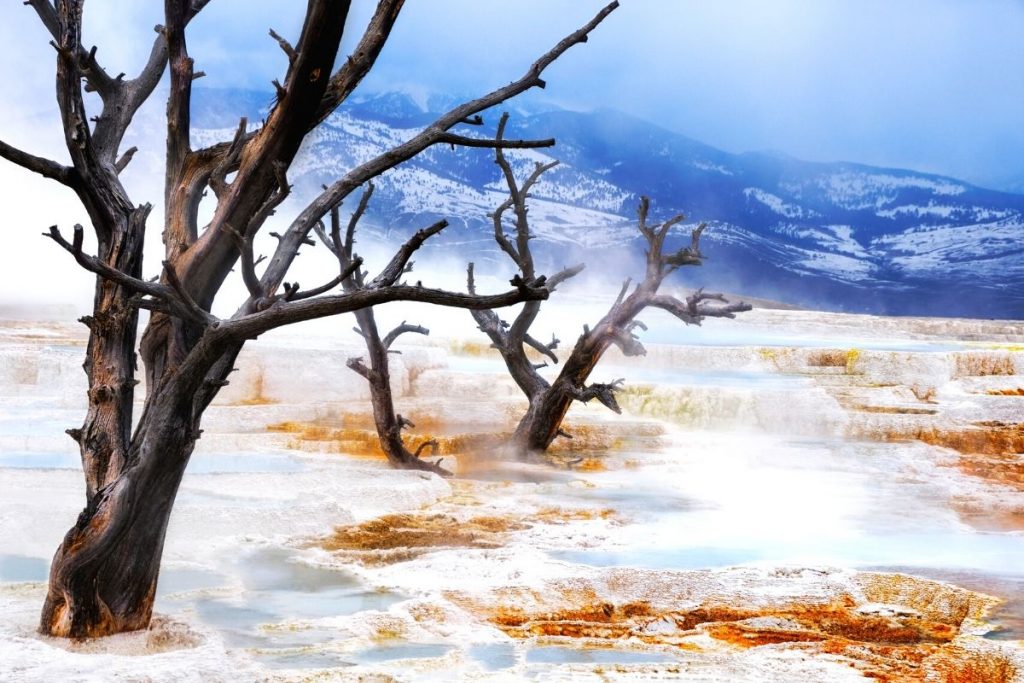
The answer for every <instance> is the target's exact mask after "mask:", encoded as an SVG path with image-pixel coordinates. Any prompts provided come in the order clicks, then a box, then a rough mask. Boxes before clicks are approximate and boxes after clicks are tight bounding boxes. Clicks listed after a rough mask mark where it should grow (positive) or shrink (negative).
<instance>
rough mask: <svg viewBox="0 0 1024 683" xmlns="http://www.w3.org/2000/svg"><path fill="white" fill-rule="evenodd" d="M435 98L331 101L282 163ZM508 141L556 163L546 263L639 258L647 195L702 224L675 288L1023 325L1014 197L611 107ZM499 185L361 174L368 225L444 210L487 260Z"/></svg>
mask: <svg viewBox="0 0 1024 683" xmlns="http://www.w3.org/2000/svg"><path fill="white" fill-rule="evenodd" d="M200 101H202V100H200ZM206 101H207V103H208V104H206V105H205V106H202V107H200V109H199V112H198V113H197V116H196V119H197V121H198V123H199V124H200V125H202V124H204V122H205V125H206V126H207V129H206V130H202V131H199V132H198V136H199V137H200V138H203V139H212V138H217V139H225V138H228V137H230V134H231V129H232V128H233V127H234V125H235V122H236V121H237V119H234V118H226V116H225V114H223V113H222V112H223V111H229V110H230V111H231V116H232V117H234V116H237V115H238V113H239V107H242V108H243V109H244V108H246V107H248V108H250V109H254V111H250V112H249V113H250V116H255V117H257V118H258V116H259V112H258V107H259V106H261V105H260V97H257V96H254V95H252V94H248V93H230V94H229V95H226V96H223V97H218V98H207V100H206ZM442 105H443V103H440V102H436V101H433V100H430V99H426V98H419V99H418V100H414V99H413V98H411V97H409V96H407V95H405V94H402V93H389V94H384V95H379V96H375V97H371V98H366V99H363V100H361V101H358V102H353V103H349V104H346V105H345V107H344V108H343V109H342V110H340V111H339V112H338V113H336V114H334V115H333V116H332V117H331V118H330V119H329V120H328V121H327V122H326V123H325V125H323V126H322V127H321V128H320V129H318V130H317V131H316V132H315V133H314V134H313V135H312V136H311V140H310V141H309V144H308V145H307V148H306V149H307V151H306V152H304V153H303V154H302V155H301V157H300V159H299V160H298V161H297V163H296V164H295V166H294V167H293V169H292V172H291V175H290V178H291V180H292V182H293V183H294V184H295V185H296V192H297V194H302V193H303V192H308V193H312V192H313V191H315V190H316V189H317V188H319V187H320V185H321V184H323V183H329V182H331V181H332V180H334V179H336V178H337V177H338V176H339V175H341V174H342V173H344V172H345V171H346V170H348V169H350V168H351V167H352V166H354V165H355V164H358V163H360V162H362V161H365V160H367V159H369V158H371V157H372V156H374V155H376V154H378V153H379V152H381V151H383V150H384V149H386V148H388V147H391V146H394V145H396V144H398V143H401V142H402V141H404V140H406V139H408V138H409V137H411V136H412V135H414V134H415V133H416V132H418V131H419V129H420V128H421V127H422V126H423V125H425V124H427V123H429V122H430V121H431V120H433V118H434V114H433V113H432V112H431V111H430V110H431V109H434V110H436V111H439V110H440V108H441V106H442ZM219 107H220V108H219ZM513 111H515V110H514V109H513ZM485 118H486V119H487V122H488V123H489V124H490V126H491V127H485V128H484V129H479V128H476V127H470V126H465V127H463V128H465V130H464V131H460V132H463V133H465V134H467V135H474V134H475V135H486V134H488V132H490V131H492V130H493V125H494V123H495V122H496V120H497V114H496V113H495V114H492V115H491V116H488V117H485ZM222 127H223V130H220V129H221V128H222ZM508 137H532V138H540V137H555V138H556V139H557V141H558V144H557V145H556V147H554V148H551V149H544V150H526V151H516V152H510V153H509V157H510V158H511V159H513V161H514V165H515V167H516V168H517V170H518V171H519V172H520V174H521V175H525V174H526V173H527V172H528V170H527V169H532V166H533V163H534V162H535V161H549V160H551V159H559V160H561V162H562V163H561V165H560V166H558V167H557V168H556V169H555V170H553V171H551V172H549V173H548V174H546V175H545V180H544V181H542V182H541V183H540V184H538V186H537V187H536V188H535V191H534V192H533V196H534V200H533V202H532V204H531V208H530V211H531V214H530V215H531V225H532V226H533V229H534V231H535V232H536V233H537V237H538V241H537V243H536V245H535V249H537V250H538V251H539V252H541V253H542V254H543V255H545V256H546V257H547V258H548V259H549V260H550V262H551V263H552V264H554V265H561V264H564V263H569V262H575V261H577V260H587V259H588V257H590V258H600V259H601V260H602V262H603V263H607V262H608V257H609V255H611V256H612V258H613V259H615V260H619V259H621V260H624V261H627V262H630V263H635V262H637V261H639V259H640V258H642V253H643V248H644V244H643V241H642V240H641V239H640V238H639V235H638V233H637V232H636V229H635V227H634V225H635V224H634V217H635V210H636V204H637V201H638V198H639V196H640V194H646V195H649V196H650V197H651V200H652V213H654V214H655V217H667V216H671V215H673V214H675V213H678V212H684V213H686V215H687V216H688V217H689V218H688V220H687V222H686V223H685V224H683V225H682V226H681V227H680V231H681V232H684V233H687V234H688V232H689V229H690V227H691V226H692V224H693V222H696V221H698V220H699V221H706V222H708V223H709V229H708V231H707V232H706V233H705V248H704V251H705V252H706V254H707V255H708V261H707V263H706V265H705V266H704V267H703V269H701V270H700V271H699V272H687V273H685V277H686V281H687V282H688V283H690V284H694V285H703V284H708V285H711V286H713V287H715V288H722V289H727V290H730V291H737V292H742V293H744V294H747V295H750V296H761V297H769V298H776V299H781V300H784V301H787V302H791V303H795V304H802V305H807V306H814V307H821V308H828V309H839V310H849V311H868V312H875V313H889V314H917V315H954V316H958V315H967V316H975V317H1004V318H1014V319H1018V318H1024V195H1017V194H1008V193H1004V192H996V191H991V190H985V189H982V188H979V187H974V186H972V185H969V184H967V183H964V182H960V181H958V180H954V179H951V178H946V177H941V176H935V175H928V174H923V173H917V172H913V171H906V170H898V169H883V168H875V167H870V166H864V165H860V164H854V163H810V162H805V161H799V160H796V159H792V158H789V157H785V156H782V155H775V154H765V153H747V154H730V153H726V152H723V151H721V150H718V149H715V148H713V147H710V146H708V145H705V144H702V143H700V142H697V141H695V140H692V139H689V138H687V137H684V136H682V135H679V134H676V133H673V132H670V131H667V130H665V129H663V128H660V127H658V126H656V125H654V124H651V123H648V122H646V121H642V120H639V119H635V118H632V117H629V116H626V115H624V114H621V113H618V112H614V111H598V112H592V113H579V112H570V111H549V112H543V113H536V112H522V113H519V114H514V115H513V117H512V119H511V121H510V124H509V132H508ZM502 188H503V183H502V182H501V180H500V177H499V174H498V169H497V167H496V166H495V165H494V163H493V156H492V154H491V153H490V152H488V151H487V150H480V149H455V150H452V149H450V148H448V147H436V148H433V149H431V150H429V151H428V152H427V153H425V154H423V155H421V156H420V157H417V158H416V159H414V160H413V161H411V162H409V163H407V164H405V165H402V166H400V167H398V168H396V169H394V170H392V171H390V172H389V173H387V174H385V176H384V177H382V178H381V179H380V181H379V182H377V192H376V194H375V198H374V202H373V203H372V205H371V211H370V214H369V215H368V218H369V219H370V220H371V221H373V222H375V223H376V224H377V225H378V226H380V227H383V228H386V229H387V230H388V231H392V232H393V233H394V234H395V236H396V237H397V236H400V235H404V234H407V233H408V232H410V231H411V230H413V229H415V228H417V227H422V226H424V225H426V224H428V223H430V222H432V221H433V220H436V219H437V218H447V219H448V220H449V221H450V222H451V223H452V227H451V228H449V229H448V230H447V231H446V233H447V234H446V235H445V239H446V241H447V242H448V243H450V244H451V245H453V248H458V249H460V250H464V251H465V252H466V253H467V255H472V256H473V257H478V256H479V255H480V253H481V252H486V253H487V254H491V255H493V252H494V245H493V241H492V237H491V223H490V220H489V219H488V216H487V215H488V213H489V212H491V211H492V210H493V209H494V207H495V206H496V205H497V204H499V203H500V202H501V201H502V200H503V199H504V196H505V194H504V192H503V190H502ZM690 219H692V220H690ZM624 247H626V248H625V249H624ZM595 252H597V253H595ZM494 256H495V257H497V256H496V255H494ZM626 265H627V264H623V268H622V271H623V272H626ZM693 270H695V269H691V271H693Z"/></svg>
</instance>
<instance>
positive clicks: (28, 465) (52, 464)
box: [0, 451, 306, 474]
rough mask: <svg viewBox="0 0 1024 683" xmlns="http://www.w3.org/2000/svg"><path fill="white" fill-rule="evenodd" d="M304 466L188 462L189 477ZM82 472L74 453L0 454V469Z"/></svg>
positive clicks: (250, 459)
mask: <svg viewBox="0 0 1024 683" xmlns="http://www.w3.org/2000/svg"><path fill="white" fill-rule="evenodd" d="M305 467H306V466H305V463H303V461H302V460H300V459H299V458H296V457H295V456H293V455H289V454H287V453H273V452H264V451H253V452H251V453H197V454H195V455H193V456H192V459H191V461H190V462H189V466H188V472H189V473H191V474H239V473H261V472H267V473H270V472H299V471H301V470H303V469H305ZM3 468H11V469H43V470H81V469H82V464H81V459H80V457H79V455H78V454H77V453H67V452H64V453H52V452H8V453H0V469H3Z"/></svg>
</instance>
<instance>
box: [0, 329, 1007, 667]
mask: <svg viewBox="0 0 1024 683" xmlns="http://www.w3.org/2000/svg"><path fill="white" fill-rule="evenodd" d="M707 339H710V337H708V338H707ZM719 341H720V342H721V343H719V344H718V345H708V344H707V343H706V342H705V341H704V338H702V340H701V342H700V343H696V344H694V345H690V346H667V345H657V344H649V345H648V351H649V353H648V355H647V356H646V357H644V358H641V359H629V360H628V361H627V360H626V359H621V358H616V357H614V356H613V357H610V358H608V359H607V361H608V362H607V364H606V366H604V367H603V368H602V370H601V373H602V374H601V377H595V379H599V380H600V379H603V378H604V377H605V376H607V377H608V378H610V377H613V376H614V377H620V376H624V377H626V378H627V380H628V384H627V389H626V391H625V393H624V395H623V396H622V398H621V400H620V403H621V404H622V405H623V407H624V409H625V412H626V414H625V415H623V416H615V415H612V414H610V413H608V412H607V411H606V410H604V409H603V408H601V407H600V406H586V407H581V408H580V409H579V410H575V409H574V412H573V413H572V414H571V420H570V424H569V425H568V429H569V431H570V432H571V433H572V434H573V435H574V439H573V440H572V441H565V440H563V441H562V442H560V443H559V444H558V448H557V449H556V450H555V452H554V453H553V454H552V458H551V461H550V462H547V463H534V464H519V463H512V462H508V461H505V460H503V459H501V457H500V455H501V448H500V443H501V435H502V434H503V433H506V432H507V431H508V430H509V429H510V428H511V426H512V425H513V424H514V419H515V416H516V414H517V412H518V411H519V410H521V400H520V399H519V397H518V395H517V394H516V391H515V388H514V386H513V385H512V383H511V382H510V381H509V380H507V378H505V377H504V376H503V375H502V374H501V373H500V366H499V365H498V363H497V361H496V359H495V358H494V357H493V356H492V355H491V353H492V352H490V351H489V350H488V349H487V348H486V347H485V346H484V345H482V344H480V343H478V342H477V341H475V340H469V339H459V340H444V339H440V340H423V341H420V342H419V343H418V344H410V345H408V346H407V347H404V348H403V349H402V351H403V354H402V355H400V356H396V357H395V372H394V374H395V382H396V387H395V388H396V394H397V395H398V396H399V398H398V399H397V400H398V401H399V406H398V408H399V410H400V411H401V412H402V413H403V414H405V415H408V416H410V417H411V418H412V419H413V421H414V422H415V423H416V425H417V427H416V429H415V430H414V431H413V434H412V435H411V437H410V438H412V439H413V440H414V441H415V440H418V439H426V438H429V437H435V438H437V439H438V441H439V442H440V448H441V452H440V456H441V457H444V458H445V459H446V464H447V465H448V466H450V467H453V468H455V469H456V470H457V472H458V477H457V478H456V479H453V480H448V481H445V480H441V479H439V478H437V477H436V476H434V475H428V474H422V473H413V472H395V471H391V470H388V469H386V468H385V467H384V466H383V463H382V462H381V460H380V457H379V453H378V452H377V447H376V445H375V443H374V438H373V434H372V432H371V431H370V430H369V420H368V416H367V415H366V413H365V410H364V406H365V405H366V403H365V401H363V400H361V399H364V398H365V396H366V390H365V387H363V386H362V385H361V379H360V378H359V377H358V376H356V375H355V374H354V373H351V372H349V371H347V370H346V369H345V368H344V359H345V358H346V357H347V356H349V355H353V354H357V352H358V349H357V348H356V347H354V346H353V345H352V342H351V341H350V340H349V341H347V340H324V339H322V338H321V339H312V338H304V339H298V338H278V339H271V340H268V341H267V342H265V343H264V342H261V343H260V345H258V346H255V347H254V348H253V349H251V350H247V351H246V354H247V355H246V356H244V357H243V358H242V359H241V362H240V367H242V370H241V372H240V373H238V375H237V376H236V377H235V378H234V379H233V383H232V385H231V386H229V387H228V388H227V389H226V390H225V392H224V394H223V395H222V396H221V397H220V398H219V400H218V403H217V405H216V406H215V407H214V408H213V409H211V412H210V414H209V417H208V419H207V420H206V421H205V423H204V428H205V429H206V432H205V434H204V437H203V439H202V442H201V446H200V448H199V450H198V451H197V454H196V456H195V458H194V461H193V463H192V465H191V467H190V471H189V473H188V474H187V475H186V479H185V482H184V484H183V487H182V491H181V494H180V496H179V500H178V503H177V506H176V510H175V517H174V519H173V521H172V526H171V530H170V536H169V539H168V545H167V550H166V554H165V564H164V570H163V573H162V577H161V594H160V597H158V601H157V612H158V617H157V618H156V619H155V620H154V624H153V627H152V628H151V629H150V630H149V631H147V632H144V633H138V634H128V635H124V636H118V637H114V638H109V639H103V640H100V641H94V642H89V643H68V642H64V641H55V640H49V639H44V638H41V637H39V636H37V635H36V634H35V633H34V629H33V627H34V622H35V619H36V615H37V610H38V608H39V605H40V604H41V601H42V595H43V591H44V587H45V584H44V583H43V582H44V581H45V572H46V565H47V557H48V555H49V553H50V552H52V549H53V547H55V545H56V543H57V540H58V539H59V538H60V536H61V535H62V534H63V532H64V530H65V529H66V527H67V526H68V525H69V524H70V523H71V521H72V520H73V519H74V516H75V515H76V514H77V510H78V508H79V507H80V505H81V496H82V483H81V474H80V472H78V471H76V470H75V467H76V465H75V455H74V451H73V450H72V449H71V445H72V444H71V442H70V440H68V439H67V437H66V436H64V435H63V434H62V430H63V429H64V428H66V427H68V426H71V425H73V424H74V423H75V422H76V421H78V420H80V418H81V406H80V399H79V396H80V395H81V390H82V387H83V386H84V377H83V376H82V374H81V370H80V368H79V367H78V365H79V364H80V361H81V353H82V343H83V338H82V335H81V334H80V333H79V332H78V331H77V330H74V329H72V328H70V327H68V326H63V325H56V324H32V325H29V324H26V323H24V322H10V323H6V324H2V325H0V393H2V394H3V395H4V397H5V398H4V406H5V408H4V411H3V414H2V415H0V613H2V614H3V615H4V616H3V618H2V619H0V678H2V679H3V680H16V681H37V680H112V679H113V680H156V681H163V680H182V681H185V680H202V681H207V680H223V681H235V680H254V681H255V680H289V681H291V680H295V681H298V680H382V681H383V680H402V681H405V680H410V681H411V680H438V681H447V680H479V681H492V680H493V681H506V680H533V679H536V680H545V681H549V680H580V681H589V680H594V681H607V680H624V681H625V680H630V681H633V680H684V681H751V682H753V681H793V680H804V681H845V680H865V679H870V680H884V681H939V682H942V683H947V682H948V683H953V682H958V683H959V682H967V681H986V682H988V681H991V682H994V683H999V682H1001V681H1020V680H1024V651H1022V650H1021V648H1020V645H1019V640H1018V638H1021V637H1024V629H1022V623H1024V609H1022V606H1021V602H1022V599H1021V595H1022V594H1024V578H1022V576H1021V570H1020V569H1019V568H1020V567H1022V566H1024V564H1022V560H1024V547H1022V543H1021V541H1022V539H1021V533H1022V532H1024V491H1022V481H1024V480H1022V478H1021V474H1022V471H1024V470H1022V469H1021V468H1022V465H1021V462H1022V460H1021V453H1022V452H1024V434H1022V429H1021V424H1022V423H1024V379H1021V378H1022V377H1024V345H1022V344H1024V331H1022V328H1021V327H1020V326H1017V325H1014V324H1012V323H1000V322H990V321H952V322H951V321H937V320H930V319H920V320H913V319H882V318H872V317H867V316H844V315H839V314H821V313H813V312H806V311H755V312H754V313H753V314H750V316H749V318H747V319H745V320H744V321H743V322H742V324H737V326H736V327H735V328H728V334H727V335H724V336H723V337H722V338H720V339H719ZM297 348H299V349H301V353H296V349H297Z"/></svg>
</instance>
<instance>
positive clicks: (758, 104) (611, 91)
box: [0, 0, 1024, 191]
mask: <svg viewBox="0 0 1024 683" xmlns="http://www.w3.org/2000/svg"><path fill="white" fill-rule="evenodd" d="M601 4H602V3H601V2H597V1H592V0H487V1H486V2H482V1H480V0H408V4H407V7H406V9H405V11H404V14H403V16H402V18H401V19H400V21H399V25H398V26H397V28H396V31H395V33H394V34H393V37H392V41H391V43H390V44H389V45H388V47H387V48H386V51H385V53H384V55H383V56H382V59H381V61H380V64H379V68H378V70H377V71H376V72H375V73H374V74H373V76H372V77H371V78H370V79H369V80H368V82H367V83H366V88H367V89H369V90H387V89H392V88H395V87H404V88H425V89H430V90H434V91H441V92H446V91H453V90H454V91H458V92H464V93H474V92H478V91H481V90H484V89H488V88H490V87H493V86H495V85H500V84H502V83H505V82H507V81H508V80H511V79H512V78H514V77H516V76H518V75H520V74H521V73H522V71H523V70H524V68H525V67H526V66H527V65H528V64H529V63H530V62H531V61H532V59H533V58H534V57H536V56H537V55H539V54H540V53H541V52H543V51H544V50H545V49H547V48H548V47H549V46H550V45H551V44H553V43H554V42H555V41H556V40H557V39H558V38H560V37H561V36H562V35H564V34H565V33H567V32H568V31H570V30H572V29H573V28H575V27H576V26H578V25H579V24H580V23H582V22H583V21H585V20H586V19H588V18H589V17H590V16H591V15H592V14H593V13H594V12H595V11H596V10H597V9H598V8H599V7H600V6H601ZM161 5H162V3H154V2H146V3H143V2H140V1H138V0H136V1H135V2H114V1H112V0H104V1H103V2H100V1H99V0H93V2H90V3H87V4H86V39H87V40H88V41H90V42H95V43H97V44H98V45H99V46H100V50H99V55H100V56H101V58H103V59H104V60H105V63H108V64H110V65H111V67H110V68H111V70H114V71H115V72H116V71H118V70H124V71H126V72H129V73H131V72H132V71H134V70H135V68H136V65H137V64H139V63H140V62H141V60H142V59H143V58H144V56H145V54H146V52H147V50H148V45H149V42H150V41H151V36H152V33H151V27H152V26H153V25H154V24H155V23H158V22H159V20H160V12H161ZM302 5H303V3H300V2H298V1H294V2H279V1H275V0H246V1H241V0H213V1H212V2H211V3H210V5H209V6H208V8H207V9H206V10H205V11H204V13H203V15H201V17H200V18H199V19H198V20H197V22H196V23H195V25H194V29H195V30H194V32H193V33H192V35H191V37H190V48H191V52H192V54H193V55H194V56H195V57H196V61H197V67H196V68H197V69H202V70H204V71H206V72H207V73H208V74H209V76H208V77H207V78H206V79H204V81H200V82H199V84H200V85H203V86H206V87H219V86H235V87H238V86H241V87H252V88H262V89H266V90H267V91H268V93H269V92H270V86H269V81H270V79H271V78H274V77H280V75H281V73H282V72H283V69H284V58H283V55H282V54H281V53H280V51H279V50H278V49H277V48H276V46H275V45H274V44H273V42H272V41H271V40H270V39H269V38H268V37H267V35H266V30H267V28H268V27H271V26H272V27H274V28H275V29H276V30H278V31H279V32H281V33H282V34H284V35H286V36H292V37H295V36H296V35H297V33H298V28H299V22H300V16H299V15H300V13H301V7H302ZM354 5H355V7H354V9H353V12H352V16H351V21H350V29H349V39H348V41H347V43H348V45H349V46H351V45H352V44H353V43H354V40H355V38H356V37H357V34H358V29H359V28H361V26H362V25H363V24H365V21H366V18H367V17H368V16H369V14H370V11H371V10H372V6H373V3H372V2H360V1H359V0H355V2H354ZM2 12H3V19H4V21H3V22H0V44H2V45H3V46H4V48H3V50H4V53H5V55H6V56H7V57H8V59H7V60H6V62H5V64H4V65H3V66H2V67H0V73H2V74H3V75H4V76H6V78H5V82H8V83H11V82H14V81H17V82H19V83H21V84H23V85H24V87H25V89H26V92H25V95H24V96H23V97H19V98H11V97H9V96H8V97H5V98H4V100H3V101H2V103H0V131H2V130H3V128H4V126H5V122H6V123H7V124H8V126H10V125H13V126H15V127H19V126H20V124H21V123H22V122H24V121H26V120H29V119H30V118H32V117H35V116H36V115H39V114H42V115H44V116H50V118H51V119H52V112H53V111H54V107H53V104H52V87H53V86H52V64H53V57H52V49H51V48H50V47H48V46H47V44H46V42H47V38H46V36H44V34H43V32H42V30H41V28H39V27H38V25H37V22H36V20H35V17H34V14H33V13H32V12H31V10H29V9H27V8H24V7H22V6H21V4H20V3H15V2H10V3H7V4H6V5H5V6H4V8H3V10H2ZM135 36H139V37H138V38H135ZM1022 36H1024V1H1022V0H970V1H968V0H899V1H894V0H857V1H854V0H813V1H810V0H715V2H706V1H697V0H622V7H621V8H620V9H619V10H618V11H617V12H615V13H614V14H613V15H612V16H611V17H610V18H609V19H608V21H606V22H605V24H604V25H603V26H601V27H600V28H599V29H598V31H597V32H596V33H595V34H594V36H593V38H592V40H591V41H590V42H589V43H588V44H587V45H583V46H578V47H576V48H574V49H573V50H572V51H570V53H569V54H567V55H566V56H565V57H564V58H563V59H562V60H561V61H560V62H559V63H557V64H556V65H555V66H554V67H553V68H552V69H551V70H550V72H549V74H548V79H547V80H548V83H549V87H548V89H547V91H546V92H544V93H543V94H542V95H541V96H540V97H536V96H534V99H538V100H546V101H550V102H552V103H554V104H557V105H559V106H565V107H569V108H576V109H593V108H600V107H613V108H617V109H621V110H624V111H627V112H629V113H632V114H636V115H639V116H642V117H643V118H646V119H650V120H653V121H655V122H658V123H660V124H661V125H663V126H665V127H667V128H670V129H672V130H675V131H678V132H680V133H683V134H685V135H689V136H691V137H694V138H696V139H698V140H701V141H704V142H707V143H709V144H712V145H715V146H717V147H720V148H723V149H725V150H728V151H733V152H740V151H747V150H774V151H779V152H783V153H786V154H790V155H792V156H795V157H798V158H803V159H809V160H822V161H827V160H849V161H859V162H864V163H870V164H877V165H885V166H896V167H906V168H912V169H916V170H922V171H932V172H938V173H944V174H948V175H952V176H956V177H959V178H964V179H967V180H970V181H974V182H977V183H980V184H982V185H988V186H999V187H1012V186H1014V187H1018V189H1019V190H1021V191H1024V41H1022V39H1021V38H1022ZM161 109H162V106H161V105H160V104H159V103H156V106H155V107H154V108H153V111H155V112H157V113H158V112H159V111H160V110H161Z"/></svg>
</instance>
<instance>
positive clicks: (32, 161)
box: [0, 140, 78, 187]
mask: <svg viewBox="0 0 1024 683" xmlns="http://www.w3.org/2000/svg"><path fill="white" fill-rule="evenodd" d="M0 157H2V158H4V159H7V160H8V161H10V162H11V163H13V164H17V165H18V166H21V167H22V168H25V169H28V170H29V171H32V172H33V173H38V174H39V175H41V176H43V177H44V178H49V179H50V180H56V181H57V182H58V183H61V184H62V185H67V186H69V187H71V186H73V185H74V184H75V183H76V182H77V181H78V174H77V173H76V171H75V169H73V168H71V167H69V166H64V165H63V164H59V163H57V162H56V161H51V160H49V159H44V158H43V157H38V156H36V155H34V154H29V153H28V152H23V151H21V150H20V149H18V148H17V147H14V146H12V145H9V144H7V143H6V142H4V141H3V140H0Z"/></svg>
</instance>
